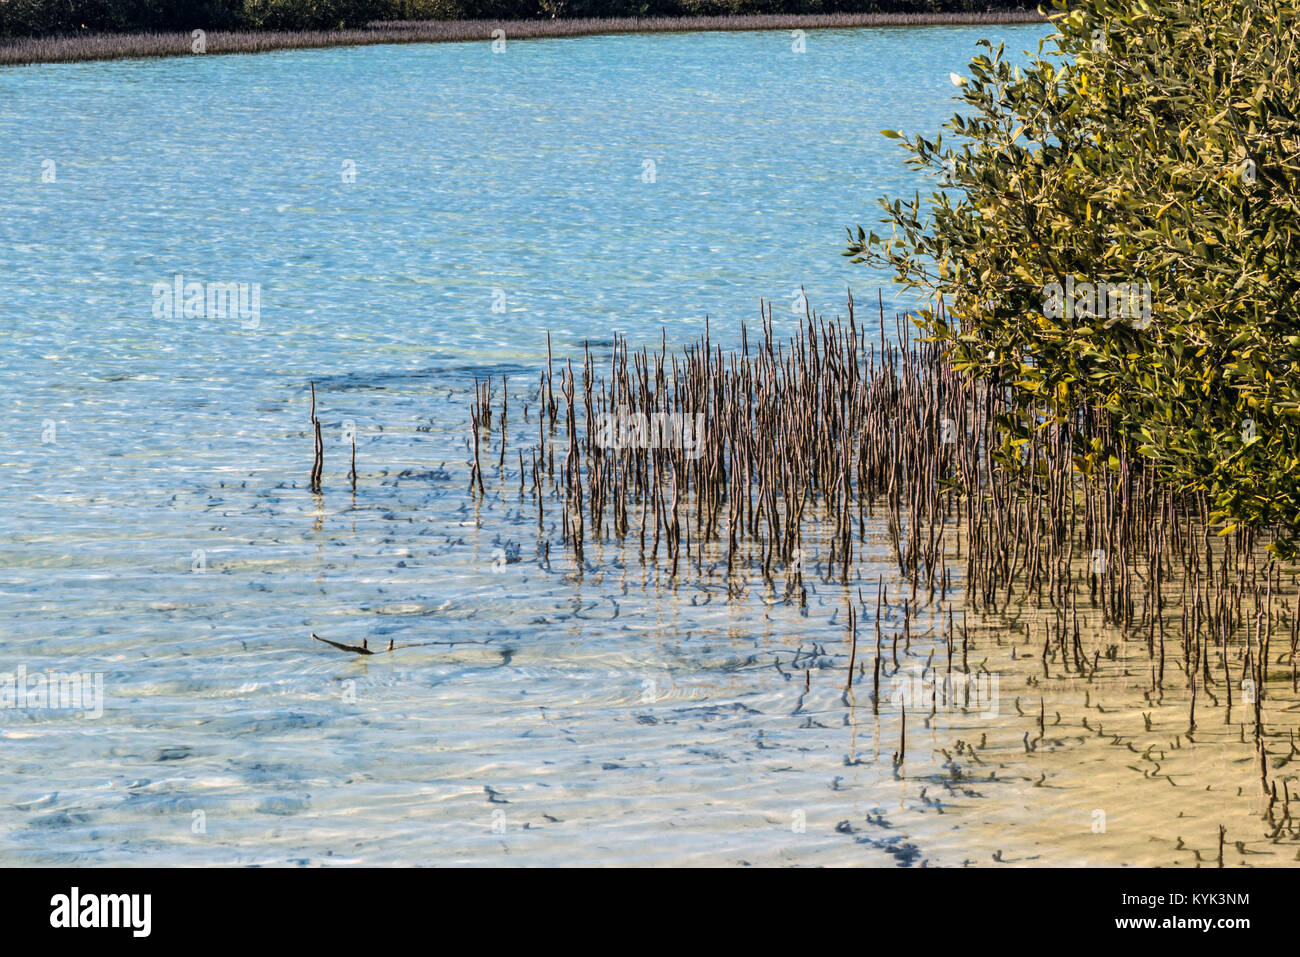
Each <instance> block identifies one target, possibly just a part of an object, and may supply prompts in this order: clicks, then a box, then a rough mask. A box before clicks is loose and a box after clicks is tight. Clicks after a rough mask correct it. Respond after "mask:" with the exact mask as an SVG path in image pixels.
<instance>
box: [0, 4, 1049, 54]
mask: <svg viewBox="0 0 1300 957" xmlns="http://www.w3.org/2000/svg"><path fill="white" fill-rule="evenodd" d="M1039 22H1046V21H1045V19H1044V18H1043V17H1042V16H1041V15H1040V14H1039V13H1038V12H1037V11H1035V10H1003V11H994V12H989V13H864V14H850V13H831V14H815V15H803V14H772V15H755V16H718V17H650V18H615V19H573V20H500V21H496V20H447V21H393V22H385V23H372V24H369V25H367V26H366V27H365V28H362V29H349V30H300V31H265V32H251V31H249V32H227V31H212V32H209V33H207V34H206V36H205V38H204V40H205V47H206V52H205V55H213V54H222V53H265V52H268V51H272V50H303V49H316V48H321V47H336V46H365V45H372V44H379V43H457V42H467V41H487V40H491V39H492V35H493V31H496V30H504V31H505V35H506V38H507V40H525V39H534V38H547V37H584V36H596V35H600V34H611V33H685V32H697V31H719V30H723V31H737V30H793V29H804V30H817V29H845V28H851V27H895V26H897V27H907V26H935V25H969V24H1010V23H1039ZM196 26H202V24H196ZM193 43H194V40H193V38H192V37H191V35H190V34H189V33H123V34H94V35H90V36H64V37H23V38H17V39H6V40H0V66H4V65H9V66H12V65H19V64H31V63H70V62H79V61H84V60H121V59H134V58H139V57H175V56H192V55H194V53H193V49H192V47H193Z"/></svg>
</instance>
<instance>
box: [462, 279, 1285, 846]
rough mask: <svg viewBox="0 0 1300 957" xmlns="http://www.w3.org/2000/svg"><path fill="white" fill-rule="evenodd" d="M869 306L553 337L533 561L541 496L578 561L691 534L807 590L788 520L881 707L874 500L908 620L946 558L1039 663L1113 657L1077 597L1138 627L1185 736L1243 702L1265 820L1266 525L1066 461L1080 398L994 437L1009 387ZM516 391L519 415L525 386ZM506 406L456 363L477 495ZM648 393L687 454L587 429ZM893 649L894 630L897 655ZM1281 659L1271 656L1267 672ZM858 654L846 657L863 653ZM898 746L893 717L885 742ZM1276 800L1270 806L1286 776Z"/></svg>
mask: <svg viewBox="0 0 1300 957" xmlns="http://www.w3.org/2000/svg"><path fill="white" fill-rule="evenodd" d="M878 313H879V315H878V319H877V321H876V322H874V323H873V324H872V325H874V326H875V328H871V327H869V326H868V325H867V324H865V323H863V322H860V321H859V319H858V316H857V313H856V309H855V306H854V304H853V302H852V300H850V302H849V310H848V319H847V321H840V320H835V321H830V322H828V321H825V320H824V319H821V318H818V317H815V316H813V315H808V316H807V317H806V321H805V322H804V323H803V324H802V328H801V329H800V331H799V332H798V334H796V335H795V336H794V337H792V338H791V339H790V340H788V341H784V342H782V341H778V340H777V339H776V338H775V337H774V335H773V321H772V316H771V313H770V311H768V312H766V313H765V314H764V316H763V319H762V325H761V330H760V334H759V335H758V337H757V339H755V340H751V339H750V337H749V333H748V331H745V330H742V344H741V347H740V349H739V350H738V351H729V352H728V351H724V350H723V349H722V347H721V346H718V345H716V344H714V343H712V342H711V340H710V333H709V331H708V330H707V326H706V331H705V334H704V336H703V337H701V338H700V339H699V340H698V341H697V342H695V343H694V344H692V345H690V346H689V347H687V348H685V349H684V350H682V351H681V352H680V353H670V352H669V350H668V349H667V346H666V342H664V341H662V340H661V343H660V347H659V348H658V350H656V351H648V350H646V349H644V348H643V349H641V350H639V351H634V350H631V349H629V347H628V344H627V343H626V341H624V340H622V339H616V340H615V342H614V346H613V348H612V350H611V353H610V356H609V360H608V366H607V367H606V365H605V363H604V360H602V361H601V363H600V365H598V364H597V360H596V358H595V357H594V356H593V354H592V352H591V350H590V349H589V348H584V352H583V355H582V357H581V360H580V366H579V367H578V369H577V370H576V371H575V369H574V365H573V361H572V360H567V359H566V360H565V361H564V363H563V364H562V365H559V368H558V372H557V371H556V366H557V363H555V362H553V361H551V349H550V341H549V337H548V342H547V352H548V362H547V367H546V369H545V370H544V371H543V372H542V373H541V377H540V380H539V383H538V390H537V393H536V394H535V395H536V398H535V401H538V402H539V405H540V409H539V410H538V412H539V414H538V415H537V416H536V420H537V421H536V423H535V429H536V442H535V444H532V445H531V446H529V447H528V448H527V449H525V447H524V446H523V445H522V444H520V445H518V446H517V447H516V448H515V452H516V454H517V457H518V466H519V496H520V499H521V500H523V499H524V498H525V497H526V496H531V499H532V502H533V505H534V507H535V509H536V512H537V523H538V532H539V554H542V553H543V552H545V554H546V555H547V556H548V560H549V542H548V541H545V540H544V535H543V532H542V529H543V524H544V519H545V514H546V511H547V509H548V508H559V509H561V511H562V516H561V524H562V529H563V532H562V535H563V541H564V543H565V545H566V546H567V547H568V548H569V549H570V550H571V552H572V554H573V557H574V559H575V564H576V568H577V573H578V574H581V573H582V570H583V568H584V565H585V560H584V550H585V548H586V547H587V546H588V545H589V544H591V543H593V542H601V543H604V542H612V543H621V544H623V545H624V546H625V547H627V548H635V550H636V551H637V553H638V555H639V558H640V561H642V562H643V563H647V564H649V565H659V566H660V567H662V568H663V569H664V571H665V572H666V573H667V574H669V575H671V576H675V577H676V578H678V579H679V580H680V579H683V578H685V577H687V576H689V577H690V578H691V579H692V580H697V579H698V578H699V577H700V576H703V575H704V574H706V573H707V572H708V565H709V559H708V557H706V554H705V547H706V545H708V546H709V549H710V552H711V555H710V557H711V556H712V554H718V553H720V554H722V555H723V556H724V559H723V560H724V561H725V564H726V569H727V576H728V581H729V582H730V581H732V580H733V578H739V577H740V576H739V575H738V574H736V573H738V572H740V571H751V570H756V571H757V572H758V573H760V574H761V575H762V576H763V577H764V578H765V579H766V580H767V581H769V582H773V583H774V582H775V581H776V580H777V579H778V578H782V579H784V582H785V589H786V591H785V594H786V597H787V599H788V600H795V601H802V599H803V594H804V589H803V576H804V574H805V571H806V568H805V562H804V561H802V560H801V556H803V555H804V554H805V547H804V546H805V542H806V541H811V540H812V538H813V537H814V536H818V535H821V536H824V537H825V539H826V540H827V541H828V542H829V558H828V559H827V560H826V561H825V562H824V563H823V564H822V565H821V566H820V567H821V568H823V569H824V575H823V577H824V578H825V579H826V580H828V581H835V582H839V583H840V584H841V585H843V586H845V596H846V602H847V604H848V606H849V607H848V614H847V615H846V616H845V618H846V620H847V621H848V626H847V627H848V631H849V634H848V635H847V639H848V642H849V645H848V649H847V653H848V656H849V668H848V674H847V676H846V682H845V687H846V689H847V688H848V687H850V686H851V685H852V682H853V679H854V662H855V661H857V660H858V648H857V639H858V625H857V623H858V620H859V618H862V619H864V620H865V619H867V618H869V616H870V612H871V605H872V604H874V605H875V662H874V667H873V671H874V676H873V708H874V709H878V708H879V699H880V688H879V684H880V677H881V667H882V665H881V656H882V649H881V634H880V627H881V624H880V607H881V594H882V592H885V593H886V594H887V590H886V589H885V588H884V585H883V582H880V581H879V580H877V581H875V582H869V581H864V578H863V576H862V575H861V574H860V570H859V569H857V568H856V567H855V564H854V562H855V558H854V556H855V551H857V550H860V549H861V545H862V543H863V542H864V541H865V539H866V536H867V528H868V526H867V522H868V520H873V522H872V528H873V529H878V528H879V527H880V526H881V525H883V526H884V528H885V529H886V530H887V534H888V538H889V540H890V542H891V549H892V553H893V560H894V561H895V562H896V563H897V566H898V570H899V574H900V576H901V578H902V580H903V583H904V585H903V590H904V591H907V590H910V597H903V598H902V601H903V602H904V609H905V616H904V622H903V630H904V637H906V633H907V628H908V622H909V619H910V616H911V615H912V614H914V613H915V612H914V611H913V609H915V610H916V612H919V611H920V609H921V607H922V605H923V604H930V603H932V602H933V601H934V599H935V595H936V590H938V593H939V598H940V600H943V599H944V598H945V597H946V595H947V593H948V591H949V589H950V588H951V587H952V583H953V569H952V568H950V567H948V565H947V563H948V562H949V561H952V562H954V563H956V564H959V570H960V572H961V573H962V578H963V582H962V584H963V586H964V587H963V589H962V592H963V595H964V600H965V601H966V603H967V604H968V606H970V607H971V608H973V609H975V610H979V611H984V612H989V613H993V614H997V613H1001V612H1005V611H1006V609H1007V607H1008V605H1009V603H1011V602H1013V601H1014V602H1016V603H1025V602H1032V603H1036V604H1037V605H1038V606H1040V607H1043V608H1046V609H1047V616H1046V618H1045V619H1044V620H1045V621H1046V623H1047V624H1046V626H1045V628H1044V633H1043V634H1042V635H1041V636H1035V637H1034V641H1035V646H1037V643H1038V641H1039V640H1041V644H1042V653H1041V667H1042V669H1043V673H1044V676H1045V677H1046V676H1047V675H1048V674H1049V668H1054V669H1056V672H1057V674H1061V675H1074V676H1078V677H1081V678H1084V679H1087V680H1089V681H1090V680H1091V679H1092V677H1093V676H1094V675H1096V673H1097V672H1098V670H1099V669H1102V668H1104V667H1105V664H1104V663H1103V654H1105V655H1106V658H1107V660H1109V659H1110V658H1111V657H1112V654H1111V653H1109V652H1107V651H1105V650H1103V649H1101V648H1094V649H1088V648H1085V647H1084V643H1083V642H1082V640H1081V635H1080V627H1079V615H1080V606H1081V605H1083V606H1084V608H1085V611H1088V610H1092V609H1095V610H1097V611H1099V612H1100V614H1101V616H1102V618H1103V620H1104V621H1105V622H1107V623H1109V624H1110V625H1112V626H1114V627H1116V628H1118V629H1121V630H1122V632H1123V634H1124V637H1125V638H1126V639H1128V640H1131V641H1139V642H1143V643H1144V644H1145V650H1146V656H1147V659H1148V661H1149V672H1150V673H1149V688H1150V692H1149V695H1159V694H1162V693H1163V691H1164V688H1165V685H1166V682H1167V681H1169V680H1170V679H1171V677H1174V678H1176V680H1178V681H1179V682H1180V684H1181V686H1182V688H1183V689H1184V690H1185V691H1186V693H1187V701H1188V719H1187V730H1186V732H1185V736H1186V737H1187V739H1188V740H1189V741H1191V740H1194V735H1195V733H1196V729H1197V725H1198V722H1202V721H1204V720H1205V714H1206V712H1207V711H1208V710H1212V709H1216V708H1217V709H1219V710H1220V711H1221V712H1222V714H1223V720H1225V721H1230V720H1231V715H1232V709H1233V708H1234V707H1242V708H1244V709H1245V714H1246V716H1247V717H1246V721H1247V724H1248V725H1250V726H1252V727H1253V729H1254V730H1253V747H1254V749H1255V754H1256V759H1257V761H1256V764H1257V768H1258V777H1259V782H1260V787H1261V790H1262V793H1263V796H1264V799H1265V802H1266V806H1267V809H1268V810H1267V816H1268V817H1269V819H1270V820H1272V819H1273V809H1274V805H1275V804H1277V803H1278V802H1279V795H1278V791H1277V784H1276V782H1275V781H1271V780H1270V775H1269V754H1270V750H1269V744H1270V742H1272V744H1273V745H1274V749H1275V750H1274V751H1273V752H1272V753H1273V754H1274V755H1275V756H1277V755H1279V754H1282V753H1285V755H1286V758H1287V760H1289V758H1290V756H1291V755H1295V754H1300V751H1297V749H1296V747H1295V743H1294V739H1293V731H1292V730H1290V729H1289V728H1287V727H1285V726H1284V722H1283V721H1282V720H1281V719H1282V718H1283V715H1281V714H1274V716H1273V724H1272V726H1271V727H1270V724H1269V722H1268V721H1266V712H1265V702H1266V699H1267V692H1268V687H1269V682H1270V680H1271V681H1273V682H1275V683H1277V682H1282V683H1283V684H1285V683H1289V684H1290V686H1291V691H1292V692H1296V691H1300V675H1298V674H1297V663H1298V662H1297V655H1296V652H1297V638H1298V637H1300V634H1298V632H1297V616H1296V613H1295V609H1296V602H1295V599H1296V583H1295V581H1294V579H1293V578H1292V577H1291V576H1290V575H1286V576H1285V577H1284V574H1283V570H1282V569H1281V567H1280V566H1279V565H1277V564H1276V563H1274V562H1270V561H1268V560H1267V558H1266V557H1265V558H1261V546H1262V545H1263V544H1264V543H1265V541H1266V540H1267V537H1268V536H1267V534H1266V533H1257V532H1253V531H1249V530H1241V531H1237V532H1235V533H1233V534H1232V535H1230V536H1227V537H1219V536H1217V535H1216V534H1215V533H1214V531H1213V530H1212V529H1211V528H1210V527H1209V524H1208V508H1207V504H1206V502H1205V500H1204V499H1203V498H1201V497H1199V496H1186V495H1178V494H1175V493H1174V492H1173V491H1172V490H1170V489H1168V488H1166V487H1163V486H1161V485H1160V484H1159V483H1157V482H1156V481H1154V479H1153V478H1152V476H1151V474H1150V473H1149V472H1147V471H1144V470H1143V469H1141V468H1140V467H1139V466H1138V465H1137V464H1136V463H1133V462H1130V461H1128V459H1127V458H1126V457H1124V456H1122V455H1121V456H1120V457H1119V459H1118V466H1117V467H1114V466H1112V465H1107V464H1102V465H1101V466H1099V467H1097V468H1096V469H1095V470H1094V471H1093V473H1092V474H1091V475H1085V474H1082V473H1081V472H1080V471H1079V470H1078V469H1077V468H1076V461H1075V455H1076V452H1077V451H1078V450H1079V449H1080V448H1081V447H1087V446H1089V445H1090V444H1091V442H1092V440H1093V439H1100V440H1101V442H1102V443H1103V445H1109V443H1110V440H1111V438H1112V437H1111V436H1110V434H1109V433H1108V430H1107V427H1106V425H1105V424H1104V421H1103V419H1102V417H1101V416H1100V415H1098V414H1095V413H1094V412H1093V411H1091V410H1087V409H1080V410H1075V411H1074V412H1072V413H1071V414H1070V415H1069V416H1068V419H1067V421H1066V422H1065V423H1064V424H1048V425H1046V426H1044V427H1042V428H1040V429H1038V430H1037V431H1034V432H1032V433H1031V434H1030V435H1029V437H1028V438H1027V439H1026V440H1024V441H1023V444H1020V445H1016V444H1008V442H1007V438H1008V436H1007V433H1006V431H1005V429H1004V424H1005V420H1004V416H1005V415H1007V414H1009V413H1010V412H1011V407H1010V405H1009V401H1008V396H1007V394H1006V393H1005V391H1004V390H1002V389H999V388H997V387H993V386H989V385H988V384H986V383H981V382H976V381H970V380H968V379H965V378H963V377H962V376H961V375H959V374H957V373H956V372H955V371H954V370H953V369H952V367H951V365H950V364H949V363H948V361H947V358H946V355H945V352H944V350H943V349H942V348H941V347H940V346H938V345H936V344H933V343H927V342H916V341H910V340H909V337H908V335H909V334H908V331H907V329H908V326H907V323H906V322H905V321H903V320H900V319H899V318H898V317H895V320H894V323H893V329H892V335H891V334H890V333H891V330H889V329H887V323H886V321H885V317H884V313H883V307H881V306H878ZM557 379H558V382H557ZM497 400H499V401H500V403H501V404H500V408H499V409H497V408H496V407H495V403H496V401H497ZM522 411H523V418H524V420H525V429H526V430H527V431H525V433H524V434H525V436H527V435H529V432H530V431H531V430H532V428H533V425H532V424H530V423H529V407H528V406H524V407H523V410H522ZM509 413H510V409H509V405H508V399H507V396H506V395H505V392H504V389H503V388H500V387H497V388H494V386H493V383H492V382H491V380H488V381H487V382H476V383H475V398H474V401H473V403H472V406H471V410H470V414H471V433H472V436H473V441H472V451H473V464H472V469H471V478H470V489H471V493H472V494H475V495H482V494H484V481H483V461H484V458H485V457H486V458H487V459H488V461H489V462H492V461H493V460H494V462H495V464H496V466H497V467H498V470H499V473H500V477H501V481H502V487H503V490H504V487H505V480H506V452H507V447H508V446H509V445H510V442H509V431H510V429H511V428H512V426H511V424H510V416H509ZM656 413H658V414H664V413H668V414H675V415H690V414H694V413H703V415H704V421H705V427H704V430H703V433H702V436H701V442H700V444H699V447H698V451H699V454H698V457H695V456H692V455H691V454H689V452H688V450H687V449H686V448H683V447H675V446H674V443H672V442H664V441H662V438H663V437H662V436H657V437H655V439H654V441H650V442H641V441H630V442H626V441H625V442H621V443H618V444H617V445H616V446H614V445H610V444H607V443H603V442H602V441H600V440H598V439H599V436H598V435H597V430H596V429H595V428H593V423H595V422H597V421H600V420H601V417H602V416H610V415H619V414H621V415H622V416H623V417H624V421H629V422H635V421H639V420H638V419H637V418H636V417H637V416H638V415H644V416H646V420H647V421H652V418H651V417H652V416H654V415H655V414H656ZM606 421H607V420H606ZM652 431H653V430H652ZM629 434H631V435H637V434H639V433H636V432H630V433H629ZM494 437H495V442H496V448H495V449H493V441H494ZM528 441H529V442H532V439H531V438H529V439H528ZM1017 450H1020V451H1017ZM493 451H495V452H496V455H495V456H494V455H492V452H493ZM511 464H512V465H513V464H514V463H513V462H511ZM876 519H878V521H875V520H876ZM661 549H662V560H661ZM742 566H743V567H742ZM872 583H874V584H876V586H877V590H876V593H875V594H874V595H868V596H864V595H863V592H862V585H863V584H868V585H869V584H872ZM855 586H856V592H854V587H855ZM855 598H856V601H854V599H855ZM886 603H887V599H886ZM1093 613H1095V612H1093ZM946 632H947V633H946V637H945V640H946V642H947V648H948V661H949V668H950V669H951V667H952V660H953V654H954V645H955V644H956V645H958V646H960V648H961V651H960V658H961V660H962V661H963V662H964V661H965V659H966V648H965V640H966V639H965V629H964V628H963V627H960V626H958V627H956V628H955V627H954V625H953V622H952V619H951V615H950V616H949V619H948V622H947V627H946ZM896 649H897V638H895V651H894V655H895V668H897V661H896V656H897V651H896ZM962 667H963V668H965V667H966V666H965V665H964V664H963V665H962ZM1278 667H1280V668H1282V669H1285V670H1284V671H1282V672H1281V673H1279V672H1278V671H1276V670H1273V671H1270V669H1275V668H1278ZM858 669H859V674H860V675H861V676H863V677H865V675H866V673H867V666H866V661H865V656H863V660H862V662H861V663H860V664H859V666H858ZM1278 687H1279V688H1280V687H1281V685H1278ZM1281 749H1287V750H1285V752H1283V750H1281ZM905 751H906V745H905V740H902V739H901V735H900V750H899V752H897V753H896V755H895V760H896V762H898V763H901V761H902V760H903V756H904V754H905ZM1278 760H1282V759H1281V758H1278ZM1280 800H1281V804H1282V806H1283V807H1284V809H1285V810H1284V812H1283V813H1284V816H1283V819H1282V820H1283V822H1284V823H1288V824H1289V821H1290V811H1289V804H1290V794H1289V792H1288V790H1287V788H1286V785H1285V782H1284V783H1283V790H1282V794H1281V798H1280ZM1274 823H1275V824H1277V822H1276V821H1274ZM1278 826H1279V827H1280V826H1281V825H1280V824H1279V825H1278Z"/></svg>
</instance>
